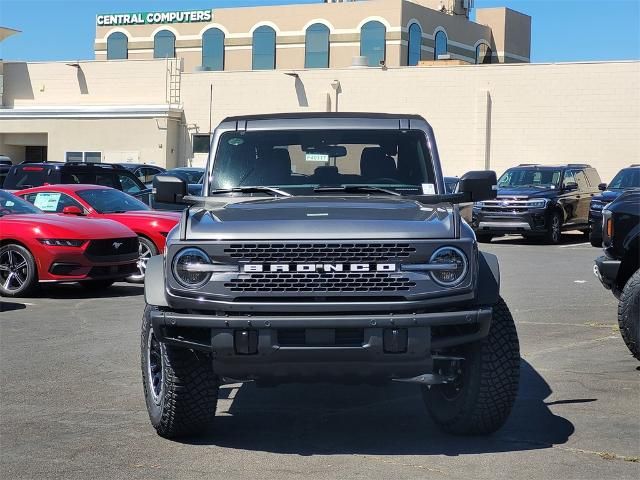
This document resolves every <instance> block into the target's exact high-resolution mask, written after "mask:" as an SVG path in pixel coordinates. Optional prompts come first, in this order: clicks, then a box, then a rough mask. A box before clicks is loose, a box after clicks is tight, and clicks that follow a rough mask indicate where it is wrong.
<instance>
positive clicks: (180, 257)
mask: <svg viewBox="0 0 640 480" xmlns="http://www.w3.org/2000/svg"><path fill="white" fill-rule="evenodd" d="M205 265H211V259H210V258H209V256H208V255H207V254H206V253H204V252H203V251H202V250H200V249H199V248H185V249H184V250H181V251H180V252H178V254H177V255H176V256H175V258H174V259H173V275H174V276H175V277H176V280H177V281H178V283H179V284H180V285H182V286H183V287H187V288H199V287H202V286H203V285H204V284H206V283H207V282H208V281H209V279H210V278H211V272H210V271H207V269H206V268H203V267H204V266H205Z"/></svg>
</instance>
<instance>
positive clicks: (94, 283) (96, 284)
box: [80, 280, 115, 292]
mask: <svg viewBox="0 0 640 480" xmlns="http://www.w3.org/2000/svg"><path fill="white" fill-rule="evenodd" d="M114 283H115V280H85V281H84V282H80V285H82V286H83V287H84V288H86V289H87V290H89V291H91V292H97V291H98V290H105V289H107V288H109V287H110V286H111V285H113V284H114Z"/></svg>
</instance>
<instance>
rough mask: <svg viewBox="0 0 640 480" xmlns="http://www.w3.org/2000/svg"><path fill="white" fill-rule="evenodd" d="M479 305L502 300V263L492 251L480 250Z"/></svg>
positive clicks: (492, 303) (491, 303) (493, 303)
mask: <svg viewBox="0 0 640 480" xmlns="http://www.w3.org/2000/svg"><path fill="white" fill-rule="evenodd" d="M477 285H478V287H477V288H478V295H477V302H478V304H479V305H495V304H497V303H498V302H499V301H500V264H499V263H498V257H497V256H495V255H493V254H492V253H487V252H478V283H477Z"/></svg>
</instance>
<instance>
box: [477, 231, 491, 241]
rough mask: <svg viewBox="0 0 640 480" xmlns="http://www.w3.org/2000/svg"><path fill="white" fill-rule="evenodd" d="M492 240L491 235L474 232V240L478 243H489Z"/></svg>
mask: <svg viewBox="0 0 640 480" xmlns="http://www.w3.org/2000/svg"><path fill="white" fill-rule="evenodd" d="M492 239H493V235H491V234H487V233H478V232H476V240H478V243H491V240H492Z"/></svg>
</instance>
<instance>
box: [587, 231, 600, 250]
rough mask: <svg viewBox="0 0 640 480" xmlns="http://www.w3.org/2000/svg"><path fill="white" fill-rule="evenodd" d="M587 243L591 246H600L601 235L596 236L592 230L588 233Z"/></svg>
mask: <svg viewBox="0 0 640 480" xmlns="http://www.w3.org/2000/svg"><path fill="white" fill-rule="evenodd" d="M589 243H591V246H592V247H596V248H602V237H601V236H600V237H596V236H595V235H594V234H593V232H590V233H589Z"/></svg>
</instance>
